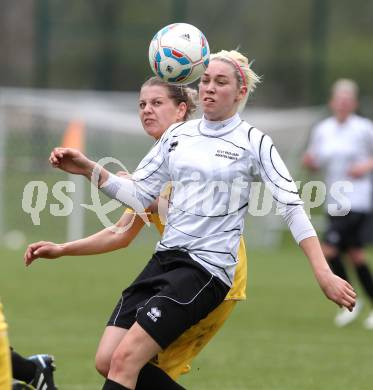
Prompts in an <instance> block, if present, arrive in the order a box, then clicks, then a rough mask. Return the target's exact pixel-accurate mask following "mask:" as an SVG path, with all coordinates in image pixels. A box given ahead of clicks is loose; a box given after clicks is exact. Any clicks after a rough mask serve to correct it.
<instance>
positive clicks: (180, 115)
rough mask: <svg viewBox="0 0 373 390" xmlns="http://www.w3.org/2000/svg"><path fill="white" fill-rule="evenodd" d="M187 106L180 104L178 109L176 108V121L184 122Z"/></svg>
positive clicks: (183, 103)
mask: <svg viewBox="0 0 373 390" xmlns="http://www.w3.org/2000/svg"><path fill="white" fill-rule="evenodd" d="M187 109H188V107H187V105H186V103H185V102H181V103H180V104H179V105H178V107H177V120H178V121H182V120H185V119H184V118H185V115H186V112H187Z"/></svg>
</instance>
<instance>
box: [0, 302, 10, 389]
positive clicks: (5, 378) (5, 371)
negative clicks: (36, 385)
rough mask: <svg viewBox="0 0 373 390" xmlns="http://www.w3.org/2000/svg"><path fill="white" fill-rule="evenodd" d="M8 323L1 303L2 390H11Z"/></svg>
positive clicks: (0, 367)
mask: <svg viewBox="0 0 373 390" xmlns="http://www.w3.org/2000/svg"><path fill="white" fill-rule="evenodd" d="M6 328H7V326H6V323H5V319H4V316H3V312H2V306H1V303H0V389H1V390H10V389H11V366H10V350H9V342H8V335H7V331H6Z"/></svg>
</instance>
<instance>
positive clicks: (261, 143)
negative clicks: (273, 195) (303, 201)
mask: <svg viewBox="0 0 373 390" xmlns="http://www.w3.org/2000/svg"><path fill="white" fill-rule="evenodd" d="M265 136H266V134H263V135H262V138H261V140H260V144H259V161H260V165H261V166H262V167H263V171H264V173H265V174H266V176H267V177H268V180H269V181H270V182H271V183H272V184H273V185H274V186H275V187H277V188H278V189H279V190H282V191H285V192H288V193H290V194H295V195H299V192H298V191H289V190H287V189H286V188H283V187H280V186H279V185H278V184H276V183H275V182H274V181H273V180H272V179H271V178H270V176H269V175H268V173H267V171H266V170H265V167H264V164H263V161H262V145H263V139H264V137H265ZM272 146H273V144H272ZM271 162H272V160H271ZM272 165H273V162H272ZM276 172H277V171H276ZM281 177H282V176H281Z"/></svg>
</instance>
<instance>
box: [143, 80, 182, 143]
mask: <svg viewBox="0 0 373 390" xmlns="http://www.w3.org/2000/svg"><path fill="white" fill-rule="evenodd" d="M185 107H186V106H185V103H181V104H179V105H177V104H176V103H175V102H174V101H173V100H172V99H171V98H170V97H169V96H168V90H167V88H165V87H162V86H159V85H149V86H144V87H142V88H141V91H140V98H139V115H140V119H141V123H142V125H143V127H144V130H145V131H146V132H147V133H148V134H149V135H150V136H152V137H154V138H156V139H158V138H160V137H161V136H162V134H163V133H164V132H165V130H167V129H168V128H169V127H170V126H171V125H172V124H173V123H176V122H180V121H182V120H183V118H184V115H185Z"/></svg>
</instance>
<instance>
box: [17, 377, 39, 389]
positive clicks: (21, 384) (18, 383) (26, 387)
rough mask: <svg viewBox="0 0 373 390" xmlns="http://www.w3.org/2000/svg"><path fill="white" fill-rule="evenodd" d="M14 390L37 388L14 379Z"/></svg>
mask: <svg viewBox="0 0 373 390" xmlns="http://www.w3.org/2000/svg"><path fill="white" fill-rule="evenodd" d="M12 390H35V387H34V386H31V385H28V384H27V383H26V382H22V381H18V380H17V379H13V383H12Z"/></svg>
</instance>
